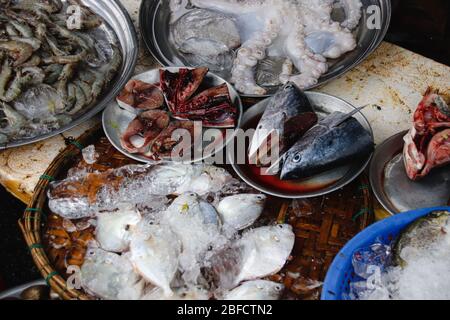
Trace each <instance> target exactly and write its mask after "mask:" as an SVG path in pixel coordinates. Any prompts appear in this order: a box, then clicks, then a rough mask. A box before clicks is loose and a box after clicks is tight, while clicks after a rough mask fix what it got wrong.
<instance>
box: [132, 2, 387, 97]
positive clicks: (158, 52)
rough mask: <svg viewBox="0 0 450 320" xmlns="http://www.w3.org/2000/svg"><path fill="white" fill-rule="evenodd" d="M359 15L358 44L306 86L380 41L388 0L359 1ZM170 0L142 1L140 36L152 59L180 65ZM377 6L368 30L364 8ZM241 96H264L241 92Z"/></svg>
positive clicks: (344, 67)
mask: <svg viewBox="0 0 450 320" xmlns="http://www.w3.org/2000/svg"><path fill="white" fill-rule="evenodd" d="M362 3H363V17H362V19H361V22H360V25H359V27H358V28H357V29H356V30H355V33H356V36H357V39H358V47H357V48H356V49H355V50H354V51H352V52H350V53H348V54H346V55H345V56H343V57H341V58H340V59H338V60H337V61H335V62H334V64H333V65H332V66H331V67H330V69H329V71H328V73H327V74H325V75H324V76H322V77H321V78H320V79H319V82H318V84H317V85H315V86H313V87H311V88H309V89H313V88H316V87H319V86H321V85H323V84H325V83H327V82H328V81H331V80H333V79H335V78H337V77H339V76H342V75H343V74H345V73H346V72H348V71H350V70H351V69H353V68H354V67H355V66H357V65H358V64H360V63H361V62H362V61H364V60H365V59H366V58H367V57H368V56H369V55H370V54H371V53H372V52H373V51H374V50H375V49H377V48H378V46H379V45H380V44H381V42H382V41H383V39H384V37H385V35H386V32H387V30H388V28H389V24H390V20H391V13H392V8H391V1H390V0H362ZM169 4H170V1H167V0H143V1H142V4H141V9H140V28H141V31H142V37H143V39H144V42H145V44H146V46H147V48H148V50H149V51H150V52H151V53H152V55H153V56H154V58H155V59H156V60H157V61H158V62H159V63H160V64H162V65H163V66H181V65H187V63H185V60H184V59H183V57H182V55H180V54H179V52H178V51H177V50H176V49H175V48H174V47H173V46H172V45H171V44H170V42H169V35H170V28H169V22H170V8H169ZM374 5H375V6H378V8H380V12H379V13H380V19H381V28H380V29H369V27H368V23H367V22H368V21H369V19H370V17H371V13H368V8H369V7H371V6H374ZM277 89H278V88H277V87H274V88H272V89H270V90H269V93H270V94H269V95H272V94H274V93H275V92H276V91H277ZM243 96H244V97H267V96H254V95H243Z"/></svg>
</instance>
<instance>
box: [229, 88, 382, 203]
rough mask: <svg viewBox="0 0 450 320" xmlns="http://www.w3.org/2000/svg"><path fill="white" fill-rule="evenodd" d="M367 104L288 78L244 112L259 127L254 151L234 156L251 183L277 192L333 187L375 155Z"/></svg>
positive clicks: (309, 192)
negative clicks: (311, 88) (240, 159)
mask: <svg viewBox="0 0 450 320" xmlns="http://www.w3.org/2000/svg"><path fill="white" fill-rule="evenodd" d="M363 108H364V107H361V108H355V107H353V106H351V105H350V104H348V103H346V102H345V101H343V100H341V99H338V98H336V97H333V96H330V95H326V94H322V93H315V92H302V91H301V90H300V89H299V88H298V87H297V86H296V85H295V84H292V83H289V84H287V85H286V86H284V87H283V88H281V89H280V90H279V91H278V92H277V93H276V94H275V95H274V96H273V97H271V98H268V99H266V100H264V101H262V102H260V103H258V104H256V105H254V106H253V107H251V108H250V109H249V110H248V111H247V112H246V113H245V115H244V117H243V121H242V126H241V127H242V128H243V129H244V130H249V129H255V134H254V135H253V137H252V138H251V139H250V148H249V157H248V159H246V162H245V163H237V161H236V160H235V159H230V160H231V161H232V164H233V167H234V168H235V170H236V172H237V173H238V174H239V175H240V177H241V178H242V179H244V180H245V181H246V182H247V183H249V184H250V185H252V186H253V187H255V188H256V189H258V190H260V191H262V192H265V193H268V194H271V195H274V196H277V197H286V198H293V197H294V198H296V197H298V198H305V197H314V196H318V195H323V194H326V193H329V192H333V191H335V190H337V189H339V188H341V187H344V186H345V185H346V184H348V183H349V182H351V181H352V180H353V179H355V178H357V177H358V176H359V175H360V174H361V173H362V171H363V170H364V168H365V166H367V165H368V163H369V161H370V158H371V154H372V151H373V149H374V138H373V133H372V130H371V127H370V124H369V122H368V121H367V119H366V118H365V117H364V115H363V114H362V113H361V111H362V109H363ZM273 128H275V129H273ZM274 132H275V135H274V134H273V133H274ZM280 132H281V133H280ZM270 133H272V135H270ZM273 136H275V137H276V140H275V141H276V142H277V143H278V144H277V143H273V142H274V141H273ZM267 137H269V138H267ZM278 140H279V141H278ZM280 146H281V147H280ZM271 148H272V149H275V150H276V151H278V152H279V153H277V152H272V151H273V150H272V149H271ZM277 149H278V150H277ZM255 158H256V160H255ZM261 159H264V160H267V161H261Z"/></svg>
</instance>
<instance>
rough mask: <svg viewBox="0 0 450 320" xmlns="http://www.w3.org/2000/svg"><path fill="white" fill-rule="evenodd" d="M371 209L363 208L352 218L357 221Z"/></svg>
mask: <svg viewBox="0 0 450 320" xmlns="http://www.w3.org/2000/svg"><path fill="white" fill-rule="evenodd" d="M369 211H370V210H369V209H368V208H364V209H361V210H360V211H359V212H358V213H357V214H355V215H354V216H353V218H352V220H353V222H356V220H357V219H358V218H359V217H361V216H362V215H364V214H366V213H368V212H369Z"/></svg>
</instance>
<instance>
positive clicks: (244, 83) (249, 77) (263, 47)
mask: <svg viewBox="0 0 450 320" xmlns="http://www.w3.org/2000/svg"><path fill="white" fill-rule="evenodd" d="M280 17H282V15H281V14H280V12H279V11H278V12H274V13H273V15H271V16H269V18H268V19H267V21H266V25H265V29H264V31H262V32H256V33H255V34H253V36H252V38H251V39H250V40H248V41H246V42H245V43H244V44H243V45H242V46H241V49H239V51H238V53H237V57H236V59H235V61H234V64H233V69H232V71H231V76H232V78H231V82H232V83H234V84H235V86H236V88H237V89H238V90H239V91H240V92H242V93H245V94H256V95H264V94H266V93H267V90H266V89H264V88H262V87H260V86H259V85H258V84H257V83H256V79H255V70H256V67H257V65H258V62H259V61H261V60H264V59H265V58H266V51H267V49H268V48H269V47H270V46H271V45H272V43H273V41H274V40H275V39H276V38H277V37H278V36H279V33H280V30H281V25H282V21H281V20H280Z"/></svg>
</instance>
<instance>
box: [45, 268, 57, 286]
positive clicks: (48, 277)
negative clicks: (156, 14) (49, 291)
mask: <svg viewBox="0 0 450 320" xmlns="http://www.w3.org/2000/svg"><path fill="white" fill-rule="evenodd" d="M57 275H58V272H56V271H53V272H51V273H50V274H49V275H48V276H47V278H45V282H46V283H47V284H48V285H50V280H51V279H52V278H53V277H55V276H57Z"/></svg>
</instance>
